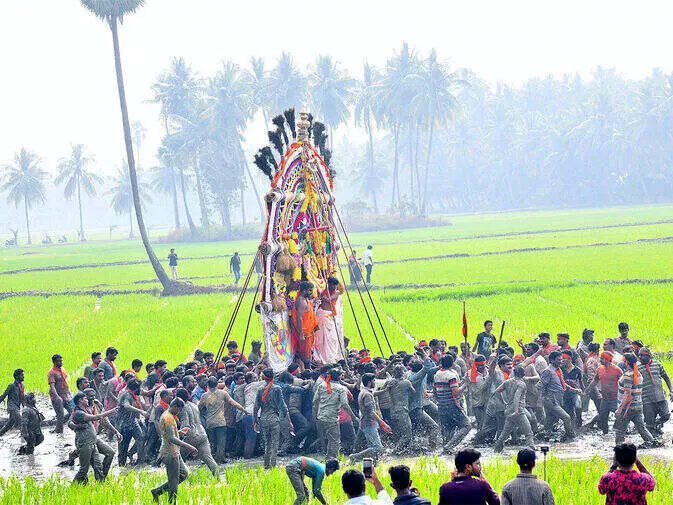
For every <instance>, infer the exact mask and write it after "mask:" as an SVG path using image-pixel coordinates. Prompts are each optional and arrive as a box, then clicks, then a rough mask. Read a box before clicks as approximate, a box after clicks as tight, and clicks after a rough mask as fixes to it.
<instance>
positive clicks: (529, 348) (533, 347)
mask: <svg viewBox="0 0 673 505" xmlns="http://www.w3.org/2000/svg"><path fill="white" fill-rule="evenodd" d="M539 350H540V346H539V345H538V344H537V343H536V342H531V343H530V344H526V345H525V346H524V355H525V356H526V357H527V358H530V357H531V356H532V355H533V354H535V353H536V352H538V351H539Z"/></svg>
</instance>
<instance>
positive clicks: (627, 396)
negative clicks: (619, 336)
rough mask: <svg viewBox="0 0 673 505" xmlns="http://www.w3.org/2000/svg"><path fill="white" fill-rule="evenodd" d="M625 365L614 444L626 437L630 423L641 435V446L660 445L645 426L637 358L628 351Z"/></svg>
mask: <svg viewBox="0 0 673 505" xmlns="http://www.w3.org/2000/svg"><path fill="white" fill-rule="evenodd" d="M624 360H625V361H626V364H627V367H626V372H624V374H623V375H622V377H621V379H619V396H620V398H621V400H620V402H619V407H617V412H615V424H614V428H615V444H617V445H619V444H621V443H622V442H624V439H625V438H626V430H627V428H628V427H629V424H630V423H633V424H634V425H635V427H636V431H638V434H639V435H640V436H641V437H643V440H644V442H643V444H642V445H641V447H643V448H648V447H660V446H661V445H662V444H661V442H658V441H656V440H655V439H654V437H653V436H652V434H651V433H650V432H649V430H648V429H647V426H645V418H644V417H643V381H642V378H641V374H640V370H639V369H638V358H637V357H636V355H635V354H632V353H630V352H628V353H626V354H625V355H624Z"/></svg>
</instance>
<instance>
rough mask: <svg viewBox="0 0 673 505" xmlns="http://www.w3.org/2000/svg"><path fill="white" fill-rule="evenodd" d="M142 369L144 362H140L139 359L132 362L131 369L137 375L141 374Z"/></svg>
mask: <svg viewBox="0 0 673 505" xmlns="http://www.w3.org/2000/svg"><path fill="white" fill-rule="evenodd" d="M142 368H143V362H142V361H141V360H139V359H138V358H136V359H134V360H133V361H131V369H132V370H133V371H134V372H135V373H138V372H140V370H142Z"/></svg>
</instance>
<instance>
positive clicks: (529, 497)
mask: <svg viewBox="0 0 673 505" xmlns="http://www.w3.org/2000/svg"><path fill="white" fill-rule="evenodd" d="M535 459H536V458H535V451H534V450H533V449H529V448H527V447H524V448H523V449H521V450H520V451H519V454H517V456H516V463H517V465H519V473H518V474H517V476H516V478H514V479H512V480H510V481H509V482H508V483H507V484H505V485H504V486H503V488H502V505H554V503H555V502H554V495H552V492H551V488H550V487H549V484H547V483H546V482H544V481H541V480H538V478H537V475H534V474H533V468H535Z"/></svg>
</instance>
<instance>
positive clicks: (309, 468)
mask: <svg viewBox="0 0 673 505" xmlns="http://www.w3.org/2000/svg"><path fill="white" fill-rule="evenodd" d="M338 469H339V462H338V461H337V460H336V459H333V458H331V459H328V460H327V461H326V462H325V464H324V465H323V464H322V463H320V462H318V461H316V460H315V459H313V458H306V457H304V456H301V457H299V458H294V459H292V460H290V461H288V463H287V465H285V472H286V473H287V478H288V479H290V484H292V487H293V488H294V492H295V493H296V494H297V498H296V499H295V500H294V504H293V505H301V504H302V503H304V502H305V501H306V502H308V501H309V495H308V488H307V487H306V484H304V476H307V477H309V478H310V479H311V481H312V484H311V492H312V493H313V497H314V498H315V499H316V500H318V501H319V502H320V503H322V504H323V505H327V502H326V501H325V498H324V496H323V495H322V481H323V479H324V478H325V477H329V476H330V475H332V474H333V473H334V472H336V471H337V470H338Z"/></svg>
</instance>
